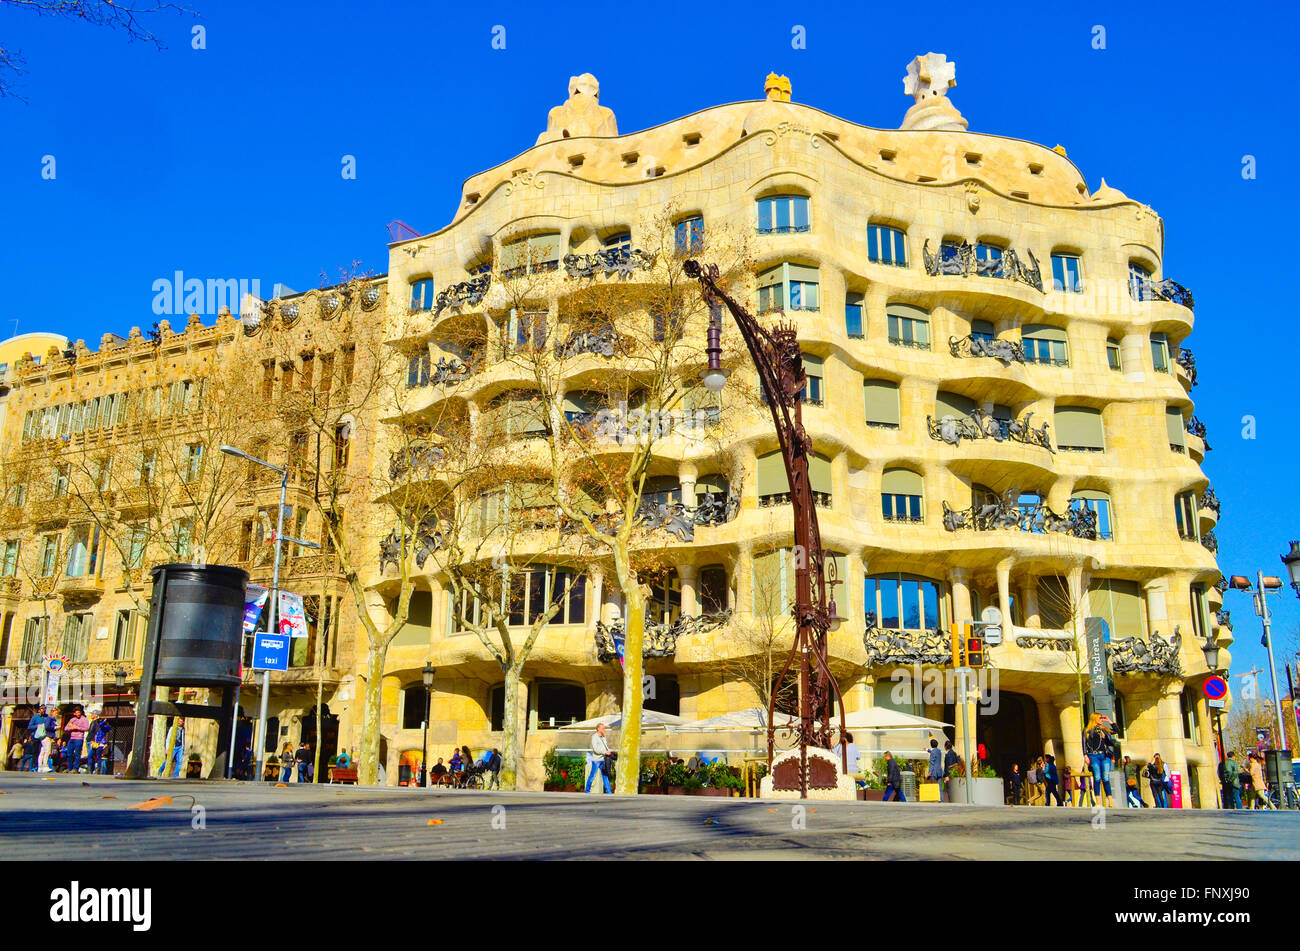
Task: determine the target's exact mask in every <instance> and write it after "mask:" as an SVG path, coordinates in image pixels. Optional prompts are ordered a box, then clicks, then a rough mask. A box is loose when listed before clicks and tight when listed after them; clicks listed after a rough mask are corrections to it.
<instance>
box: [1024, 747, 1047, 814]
mask: <svg viewBox="0 0 1300 951" xmlns="http://www.w3.org/2000/svg"><path fill="white" fill-rule="evenodd" d="M1042 768H1043V758H1042V757H1041V756H1040V757H1038V759H1036V760H1034V761H1033V762H1032V763H1030V764H1029V771H1028V772H1027V773H1025V804H1026V805H1030V806H1036V805H1038V789H1039V785H1038V781H1039V779H1040V778H1041V777H1042V775H1043V774H1042Z"/></svg>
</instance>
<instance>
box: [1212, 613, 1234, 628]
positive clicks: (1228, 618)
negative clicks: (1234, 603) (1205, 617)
mask: <svg viewBox="0 0 1300 951" xmlns="http://www.w3.org/2000/svg"><path fill="white" fill-rule="evenodd" d="M1214 620H1215V622H1216V623H1217V624H1218V625H1219V627H1226V628H1227V629H1228V630H1232V612H1231V611H1215V612H1214Z"/></svg>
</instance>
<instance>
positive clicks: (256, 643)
mask: <svg viewBox="0 0 1300 951" xmlns="http://www.w3.org/2000/svg"><path fill="white" fill-rule="evenodd" d="M253 669H254V670H288V669H289V635H288V634H287V633H286V634H268V633H266V632H265V631H259V632H258V633H257V634H255V635H254V639H253Z"/></svg>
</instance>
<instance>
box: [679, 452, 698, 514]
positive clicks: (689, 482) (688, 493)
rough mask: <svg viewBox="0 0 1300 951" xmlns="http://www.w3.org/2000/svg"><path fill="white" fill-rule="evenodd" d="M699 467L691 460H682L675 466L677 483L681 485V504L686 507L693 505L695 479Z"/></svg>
mask: <svg viewBox="0 0 1300 951" xmlns="http://www.w3.org/2000/svg"><path fill="white" fill-rule="evenodd" d="M699 474H700V473H699V469H697V468H696V467H695V463H693V462H683V463H680V464H679V465H678V466H677V483H678V485H680V486H681V487H682V504H683V505H685V506H687V507H688V508H689V507H691V506H693V505H695V480H696V478H697V477H698V476H699Z"/></svg>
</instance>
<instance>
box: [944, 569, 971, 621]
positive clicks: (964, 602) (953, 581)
mask: <svg viewBox="0 0 1300 951" xmlns="http://www.w3.org/2000/svg"><path fill="white" fill-rule="evenodd" d="M948 586H949V588H950V589H951V590H952V620H953V621H968V620H970V619H971V618H972V614H971V603H970V576H969V575H968V574H967V572H966V569H965V568H949V569H948Z"/></svg>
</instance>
